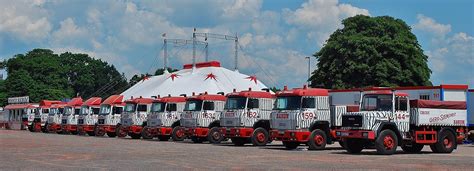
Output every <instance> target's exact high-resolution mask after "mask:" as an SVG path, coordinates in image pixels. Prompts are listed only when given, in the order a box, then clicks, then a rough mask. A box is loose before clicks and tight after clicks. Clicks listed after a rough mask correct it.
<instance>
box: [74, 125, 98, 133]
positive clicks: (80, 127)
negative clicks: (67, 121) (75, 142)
mask: <svg viewBox="0 0 474 171" xmlns="http://www.w3.org/2000/svg"><path fill="white" fill-rule="evenodd" d="M77 127H78V128H77V129H78V130H82V131H84V132H94V127H95V125H78V126H77Z"/></svg>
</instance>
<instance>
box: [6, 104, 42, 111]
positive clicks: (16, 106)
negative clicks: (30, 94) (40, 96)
mask: <svg viewBox="0 0 474 171" xmlns="http://www.w3.org/2000/svg"><path fill="white" fill-rule="evenodd" d="M28 108H30V109H31V108H36V107H35V106H34V105H33V104H30V103H27V104H10V105H7V106H5V108H4V109H5V110H13V109H28Z"/></svg>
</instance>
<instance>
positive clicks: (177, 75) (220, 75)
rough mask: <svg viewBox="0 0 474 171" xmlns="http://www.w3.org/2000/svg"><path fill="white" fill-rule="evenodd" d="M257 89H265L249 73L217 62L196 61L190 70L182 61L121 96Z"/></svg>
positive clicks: (213, 92) (189, 65)
mask: <svg viewBox="0 0 474 171" xmlns="http://www.w3.org/2000/svg"><path fill="white" fill-rule="evenodd" d="M249 88H251V89H252V90H261V89H264V88H267V86H265V85H264V84H263V83H262V82H260V81H259V80H258V79H257V77H256V76H249V75H245V74H242V73H239V72H238V71H231V70H228V69H226V68H223V67H221V66H220V63H219V62H218V61H210V62H202V63H197V64H196V67H195V68H194V69H193V66H192V64H186V65H184V66H183V69H182V70H179V71H176V72H173V73H165V74H163V75H159V76H151V77H149V78H145V79H143V80H142V81H140V82H138V83H137V84H135V85H134V86H132V87H131V88H129V89H128V90H126V91H124V92H123V93H122V94H121V95H123V96H124V97H125V99H130V98H131V97H134V98H136V97H140V96H142V97H151V96H158V95H160V96H168V95H171V96H179V95H181V94H186V95H188V96H190V95H192V93H193V92H194V93H196V94H198V93H204V92H208V93H209V94H216V93H219V92H223V93H226V94H227V93H231V92H232V91H233V89H236V91H242V90H248V89H249Z"/></svg>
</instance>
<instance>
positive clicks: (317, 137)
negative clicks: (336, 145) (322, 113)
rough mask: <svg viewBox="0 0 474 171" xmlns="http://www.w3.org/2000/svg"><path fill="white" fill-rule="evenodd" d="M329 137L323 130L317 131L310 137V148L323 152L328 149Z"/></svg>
mask: <svg viewBox="0 0 474 171" xmlns="http://www.w3.org/2000/svg"><path fill="white" fill-rule="evenodd" d="M326 138H327V136H326V133H324V131H323V130H320V129H315V130H313V132H311V135H310V136H309V141H308V146H309V149H310V150H322V149H324V148H325V147H326V143H327V139H326Z"/></svg>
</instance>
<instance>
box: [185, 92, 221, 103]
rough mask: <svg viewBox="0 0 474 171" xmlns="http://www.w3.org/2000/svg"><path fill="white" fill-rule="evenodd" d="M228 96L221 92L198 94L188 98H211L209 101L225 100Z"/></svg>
mask: <svg viewBox="0 0 474 171" xmlns="http://www.w3.org/2000/svg"><path fill="white" fill-rule="evenodd" d="M226 99H227V98H226V97H225V96H224V95H219V94H207V92H205V93H204V94H200V95H197V96H191V97H188V99H187V100H209V101H225V100H226Z"/></svg>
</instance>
